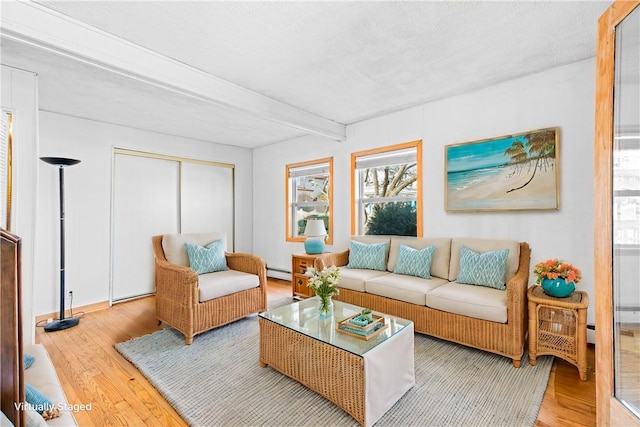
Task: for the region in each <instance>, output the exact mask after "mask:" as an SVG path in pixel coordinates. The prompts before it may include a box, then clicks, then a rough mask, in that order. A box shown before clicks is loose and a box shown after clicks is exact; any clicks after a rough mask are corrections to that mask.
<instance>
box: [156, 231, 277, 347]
mask: <svg viewBox="0 0 640 427" xmlns="http://www.w3.org/2000/svg"><path fill="white" fill-rule="evenodd" d="M220 239H223V240H225V242H226V236H225V234H224V233H199V234H167V235H160V236H153V238H152V242H153V250H154V254H155V266H156V274H155V283H156V312H157V316H158V321H159V322H165V323H167V324H169V325H170V326H172V327H174V328H175V329H177V330H178V331H180V332H182V333H183V334H184V336H185V341H186V343H187V344H191V343H192V342H193V337H194V336H195V335H197V334H199V333H202V332H205V331H208V330H210V329H213V328H216V327H218V326H222V325H225V324H227V323H230V322H233V321H235V320H238V319H241V318H243V317H246V316H248V315H249V314H252V313H257V312H260V311H264V310H266V309H267V273H266V264H265V262H264V260H263V259H262V258H260V257H259V256H256V255H252V254H247V253H229V252H226V253H225V258H226V263H227V266H228V270H226V271H219V272H212V273H206V274H201V275H198V274H197V273H196V272H195V271H194V270H192V269H191V268H190V267H189V259H188V257H187V252H186V250H185V248H184V244H185V242H188V243H192V244H196V245H199V246H206V245H207V244H209V243H211V242H213V241H215V240H220ZM225 247H226V244H225Z"/></svg>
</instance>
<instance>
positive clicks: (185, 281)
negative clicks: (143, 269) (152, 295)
mask: <svg viewBox="0 0 640 427" xmlns="http://www.w3.org/2000/svg"><path fill="white" fill-rule="evenodd" d="M155 280H156V298H162V299H166V300H171V301H176V302H179V303H181V304H184V305H186V306H193V305H195V304H197V303H198V274H197V273H196V272H195V271H193V270H192V269H191V268H189V267H184V266H181V265H177V264H172V263H170V262H169V261H163V260H159V259H156V279H155Z"/></svg>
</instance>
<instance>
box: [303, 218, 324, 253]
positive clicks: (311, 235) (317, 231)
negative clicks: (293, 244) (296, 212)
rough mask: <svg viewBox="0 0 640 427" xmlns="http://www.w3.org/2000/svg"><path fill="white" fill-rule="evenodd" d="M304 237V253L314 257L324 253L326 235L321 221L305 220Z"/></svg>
mask: <svg viewBox="0 0 640 427" xmlns="http://www.w3.org/2000/svg"><path fill="white" fill-rule="evenodd" d="M304 235H305V236H307V239H306V240H305V241H304V250H305V252H306V253H308V254H311V255H314V254H321V253H322V252H324V236H326V235H327V229H326V228H324V221H323V220H321V219H309V220H307V226H306V227H305V229H304Z"/></svg>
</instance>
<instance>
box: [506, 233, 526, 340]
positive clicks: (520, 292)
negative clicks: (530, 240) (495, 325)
mask: <svg viewBox="0 0 640 427" xmlns="http://www.w3.org/2000/svg"><path fill="white" fill-rule="evenodd" d="M530 264H531V249H530V248H529V244H527V243H525V242H521V243H520V261H519V264H518V271H516V274H515V275H514V276H513V277H512V278H511V280H509V281H508V282H507V322H508V323H509V324H513V325H517V330H518V331H522V333H523V334H524V330H525V328H526V327H527V288H528V287H529V267H530Z"/></svg>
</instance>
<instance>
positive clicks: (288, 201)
mask: <svg viewBox="0 0 640 427" xmlns="http://www.w3.org/2000/svg"><path fill="white" fill-rule="evenodd" d="M325 164H326V165H328V175H329V191H328V194H327V203H328V207H327V212H328V217H329V221H328V227H327V239H326V243H327V244H328V245H332V244H333V157H324V158H322V159H315V160H308V161H305V162H299V163H290V164H287V165H285V176H284V181H285V199H284V204H285V233H286V241H287V242H304V241H305V237H304V236H297V237H296V236H294V235H293V225H294V224H293V223H292V220H293V218H292V213H293V206H294V205H296V204H297V203H296V202H294V197H295V196H296V194H293V193H294V192H295V189H294V188H293V184H292V182H291V180H292V178H291V177H290V175H291V171H292V170H295V169H304V168H312V167H314V166H316V167H322V166H323V165H325ZM301 176H305V175H301Z"/></svg>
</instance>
